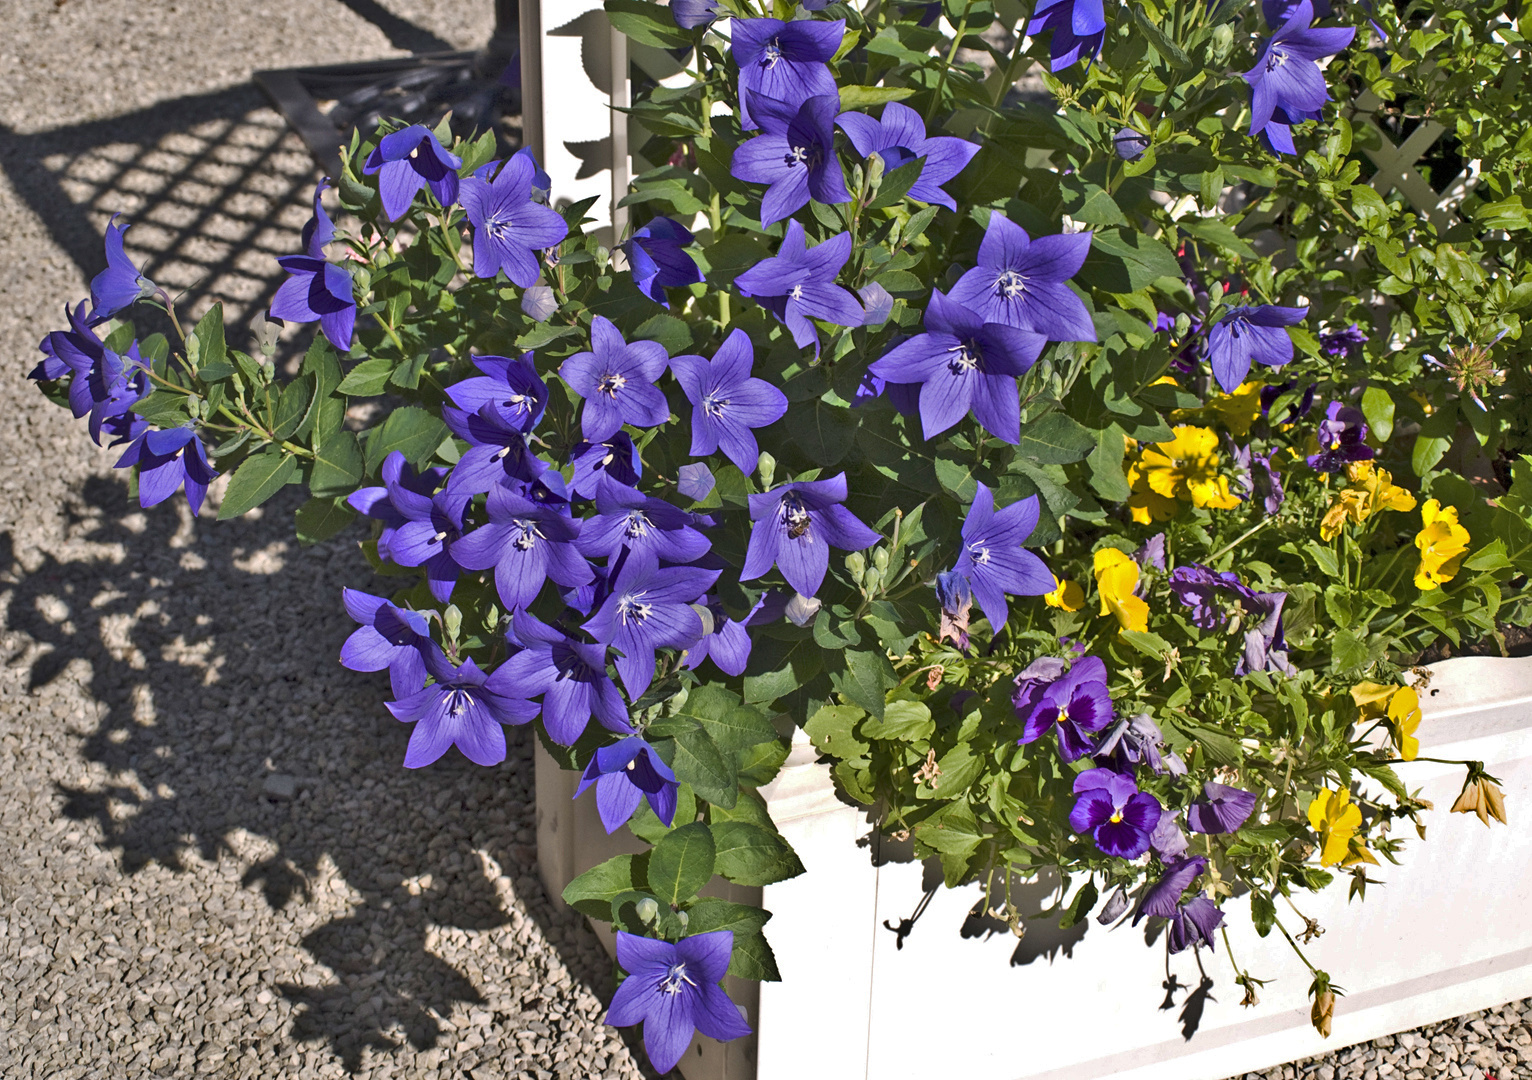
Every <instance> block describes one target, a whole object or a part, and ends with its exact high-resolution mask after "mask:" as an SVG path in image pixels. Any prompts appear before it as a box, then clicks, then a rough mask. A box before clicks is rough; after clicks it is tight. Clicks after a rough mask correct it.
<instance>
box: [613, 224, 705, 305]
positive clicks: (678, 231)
mask: <svg viewBox="0 0 1532 1080" xmlns="http://www.w3.org/2000/svg"><path fill="white" fill-rule="evenodd" d="M692 241H693V237H692V234H691V230H690V229H688V228H687V227H686V226H685V225H682V224H681V223H680V222H678V221H672V220H671V219H670V218H668V217H656V218H650V219H649V222H648V224H646V225H644V226H643V228H641V229H638V230H637V231H635V232H634V233H633V235H632V237H630V238H629V240H628V242H627V243H626V244H624V245H623V250H624V251H626V252H627V255H628V265H629V266H631V267H632V268H633V284H634V285H636V286H638V291H639V292H641V293H643V294H644V295H645V296H647V297H648V298H649V299H651V300H653V301H654V302H655V303H656V304H660V305H662V306H664V307H667V308H668V307H669V306H670V300H669V298H668V297H666V295H665V290H666V289H679V288H685V287H686V286H687V285H691V284H694V283H696V282H699V281H701V280H702V271H701V270H700V269H698V267H697V260H695V259H693V258H692V257H691V256H690V255H688V254H687V253H686V251H685V249H686V248H687V247H688V246H690V245H691V243H692Z"/></svg>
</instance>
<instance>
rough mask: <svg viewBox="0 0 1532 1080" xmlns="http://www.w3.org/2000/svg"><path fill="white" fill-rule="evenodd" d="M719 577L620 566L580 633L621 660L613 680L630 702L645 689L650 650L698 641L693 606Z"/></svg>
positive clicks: (637, 564)
mask: <svg viewBox="0 0 1532 1080" xmlns="http://www.w3.org/2000/svg"><path fill="white" fill-rule="evenodd" d="M718 575H719V571H717V570H704V569H702V568H701V567H697V566H667V567H664V568H657V567H656V566H655V565H654V564H653V563H651V562H646V561H645V560H643V559H626V560H624V561H623V564H622V569H620V570H618V571H617V574H616V577H614V578H613V579H612V581H611V583H610V591H609V592H608V593H607V596H606V599H605V601H604V602H603V603H602V604H601V606H600V607H599V608H597V609H596V614H595V615H594V616H592V617H591V619H590V621H588V622H587V623H586V624H585V626H584V630H585V631H586V633H588V634H590V635H591V636H592V637H594V638H595V639H596V640H597V641H599V642H601V643H602V644H603V645H612V646H614V647H616V649H617V651H618V652H620V653H621V654H622V655H621V656H619V657H618V658H617V674H618V675H620V676H622V685H623V688H624V689H626V690H627V691H628V697H629V698H631V699H632V700H634V701H637V700H638V699H639V698H640V697H641V696H642V695H643V693H644V691H645V690H647V689H649V684H650V682H651V681H653V679H654V654H655V650H657V649H660V648H664V647H671V648H676V649H685V648H689V647H690V646H692V645H695V644H696V643H697V641H698V639H699V638H701V637H702V632H703V629H704V627H703V625H702V617H701V616H700V615H698V614H697V611H696V609H695V608H693V607H692V604H693V603H694V602H695V601H696V600H697V599H698V598H699V597H701V596H702V594H703V593H705V592H707V591H708V590H709V589H710V588H712V587H713V583H714V582H715V581H717V580H718Z"/></svg>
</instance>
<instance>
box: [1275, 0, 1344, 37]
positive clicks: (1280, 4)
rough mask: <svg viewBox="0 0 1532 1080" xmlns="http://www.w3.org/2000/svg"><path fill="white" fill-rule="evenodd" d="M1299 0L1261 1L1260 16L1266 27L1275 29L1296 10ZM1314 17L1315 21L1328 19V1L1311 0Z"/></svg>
mask: <svg viewBox="0 0 1532 1080" xmlns="http://www.w3.org/2000/svg"><path fill="white" fill-rule="evenodd" d="M1298 3H1299V0H1261V15H1262V17H1264V18H1265V20H1266V25H1267V26H1269V27H1271V28H1272V29H1273V30H1275V29H1277V28H1278V27H1279V26H1281V25H1282V24H1283V23H1285V22H1287V20H1288V19H1291V18H1292V17H1293V13H1294V12H1295V11H1297V10H1298ZM1313 3H1314V17H1315V18H1316V19H1328V18H1329V17H1330V0H1313Z"/></svg>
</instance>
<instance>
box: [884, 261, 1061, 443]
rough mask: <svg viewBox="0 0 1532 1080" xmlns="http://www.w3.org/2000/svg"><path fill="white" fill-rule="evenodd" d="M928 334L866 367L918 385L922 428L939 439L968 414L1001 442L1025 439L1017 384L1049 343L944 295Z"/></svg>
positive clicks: (928, 320)
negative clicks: (1022, 431)
mask: <svg viewBox="0 0 1532 1080" xmlns="http://www.w3.org/2000/svg"><path fill="white" fill-rule="evenodd" d="M925 325H926V332H925V333H924V334H916V335H915V336H914V337H912V338H910V339H909V340H907V341H904V342H902V343H901V344H898V345H895V346H894V347H893V348H892V349H890V350H889V351H888V352H886V353H884V354H883V356H882V357H881V358H879V359H877V360H874V361H873V362H872V364H871V365H870V366H869V367H868V369H867V370H868V371H869V372H871V373H872V374H873V376H875V377H876V378H880V379H885V380H887V381H889V382H894V383H918V384H920V423H921V428H922V431H923V433H924V435H925V437H926V438H927V439H932V438H935V437H936V436H937V435H940V434H941V433H942V432H944V431H946V430H947V429H948V428H950V427H952V426H953V425H954V424H956V423H957V422H958V421H959V420H961V419H963V417H964V416H966V415H967V414H968V413H970V412H972V413H973V416H974V419H975V420H977V421H978V422H979V424H980V425H981V426H982V427H983V428H984V430H986V431H988V432H989V433H990V434H991V435H994V436H995V437H996V438H1000V439H1004V440H1005V441H1006V442H1009V443H1013V444H1014V443H1018V442H1020V441H1021V404H1020V398H1019V395H1018V392H1017V389H1016V379H1017V378H1018V377H1019V376H1022V375H1025V374H1026V373H1027V371H1029V370H1030V369H1031V367H1032V365H1033V364H1035V363H1036V362H1037V358H1038V357H1039V356H1041V355H1042V351H1043V346H1044V345H1046V344H1047V343H1048V339H1047V338H1045V337H1043V336H1042V335H1041V334H1035V333H1033V332H1032V331H1030V330H1019V329H1017V328H1016V327H1014V326H1007V325H1006V324H1004V323H997V322H986V321H985V320H984V318H983V317H982V316H980V315H978V314H976V313H974V312H973V311H970V310H969V309H968V308H966V307H964V306H963V305H961V304H959V303H956V302H954V301H952V300H949V299H948V298H947V297H946V296H945V295H943V294H942V291H941V290H940V289H935V290H933V291H932V293H931V303H930V305H929V306H928V307H927V308H926V313H925Z"/></svg>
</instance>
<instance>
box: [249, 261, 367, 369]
mask: <svg viewBox="0 0 1532 1080" xmlns="http://www.w3.org/2000/svg"><path fill="white" fill-rule="evenodd" d="M277 265H278V266H280V267H281V268H282V269H283V270H286V271H287V272H288V273H289V274H290V275H292V276H291V277H289V278H288V279H287V280H286V281H284V282H282V284H281V285H280V286H279V287H278V288H277V292H276V295H275V296H273V297H272V298H271V308H270V311H271V316H272V318H274V319H281V320H283V321H284V322H295V323H311V322H317V323H319V329H320V330H321V331H322V332H323V333H324V336H325V337H326V338H328V339H329V342H330V344H331V345H334V346H335V347H336V349H338V350H340V352H342V353H347V352H350V351H351V334H352V332H353V331H354V330H355V329H356V297H355V295H354V294H353V293H352V291H351V275H350V274H348V273H346V271H345V270H343V269H341V268H340V267H339V266H336V265H335V264H334V263H331V262H325V261H324V260H323V259H318V258H314V257H312V256H309V255H284V256H283V257H282V258H280V259H278V260H277Z"/></svg>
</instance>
